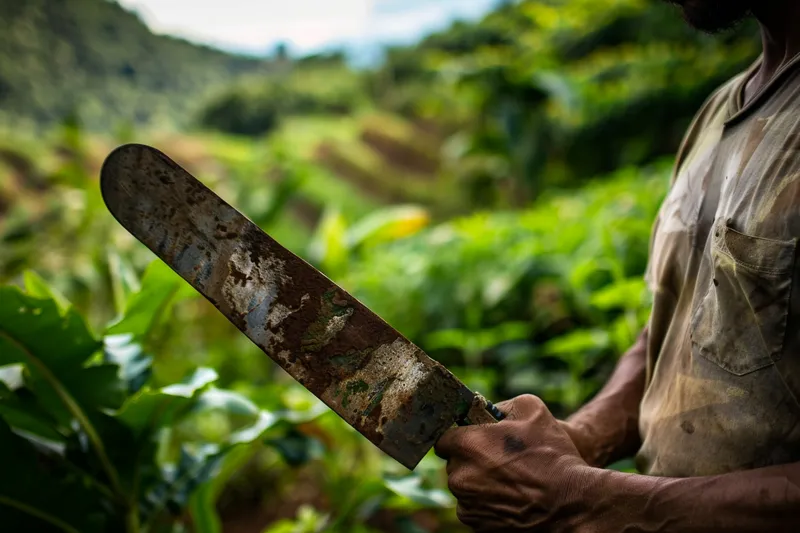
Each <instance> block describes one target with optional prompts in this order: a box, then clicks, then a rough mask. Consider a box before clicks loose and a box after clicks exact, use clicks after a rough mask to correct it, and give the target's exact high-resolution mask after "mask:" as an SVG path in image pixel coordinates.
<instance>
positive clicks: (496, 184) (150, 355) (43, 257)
mask: <svg viewBox="0 0 800 533" xmlns="http://www.w3.org/2000/svg"><path fill="white" fill-rule="evenodd" d="M0 20H1V21H2V25H3V28H2V30H3V31H0V282H2V283H3V284H5V285H6V287H5V288H4V289H3V292H0V298H2V299H0V365H6V366H2V368H0V432H2V433H3V436H2V437H0V455H2V459H0V461H3V463H4V465H3V466H2V468H3V469H4V470H3V471H4V472H11V473H12V475H7V474H3V476H2V477H3V478H4V480H3V481H2V482H0V519H2V520H6V522H5V523H6V524H12V527H11V528H10V529H9V530H10V531H23V530H25V531H28V530H30V531H49V530H50V529H47V527H50V528H51V529H52V530H53V531H81V532H84V531H123V530H125V531H127V532H128V533H133V532H136V531H198V532H214V531H225V532H231V533H249V532H256V533H261V532H268V533H278V532H281V533H292V532H294V533H305V532H317V531H335V532H341V533H351V532H353V533H355V532H358V533H362V532H363V533H367V532H374V531H389V532H402V533H421V532H451V531H452V532H456V531H461V530H460V529H459V526H458V524H457V521H456V520H455V513H454V508H453V501H452V499H451V498H450V497H449V496H448V494H447V493H446V491H445V490H444V488H445V486H444V483H443V481H444V478H443V472H442V471H441V466H442V465H441V463H440V462H439V461H438V459H436V458H435V457H428V458H426V460H425V461H424V462H423V463H422V465H421V466H420V467H419V468H418V470H417V471H416V472H415V473H413V474H411V475H409V473H408V472H404V471H403V470H402V468H398V467H397V466H396V465H394V464H392V462H391V461H390V460H387V459H386V458H384V457H383V456H382V455H381V454H380V452H378V451H376V450H375V449H373V448H372V446H371V445H370V444H369V443H368V442H367V441H366V440H365V439H363V438H361V437H360V436H359V435H357V434H355V433H354V432H353V431H352V430H350V429H349V428H348V427H346V426H345V425H344V424H343V423H342V422H341V421H340V420H339V419H338V418H337V417H336V416H335V415H333V414H332V413H329V412H327V411H326V410H325V409H320V405H319V403H318V402H317V401H316V400H315V399H314V398H313V397H311V396H310V395H309V394H308V393H306V392H305V391H304V390H303V389H302V388H301V387H299V386H298V385H296V384H294V383H293V382H292V381H291V380H290V379H288V378H287V377H286V375H285V374H284V373H283V372H282V371H281V370H280V369H278V368H277V367H276V366H275V365H274V364H273V363H272V362H271V361H270V360H269V359H268V358H267V357H266V356H264V355H263V354H262V353H260V352H259V351H258V350H257V349H256V348H255V347H254V346H252V345H251V344H249V341H247V340H246V339H245V338H244V337H243V336H242V335H240V334H238V332H237V331H236V330H235V328H234V327H233V326H232V325H230V324H228V323H227V322H226V321H225V320H224V318H222V317H221V316H220V315H219V314H218V313H217V311H216V310H215V309H214V308H213V307H212V306H211V305H210V304H208V303H207V302H206V301H205V300H203V299H202V298H200V297H198V296H197V295H196V294H194V293H193V291H192V290H191V289H190V288H188V287H187V286H186V285H185V284H183V283H181V282H180V281H179V280H177V279H176V278H175V276H174V275H173V274H172V273H171V272H170V271H169V270H168V269H166V268H164V267H163V265H161V264H159V263H153V264H150V263H151V262H152V261H153V257H154V256H153V255H152V254H150V253H149V252H148V251H147V250H146V249H144V248H143V246H141V245H140V244H138V243H137V242H135V241H134V240H133V239H132V238H131V237H130V236H129V235H127V234H126V233H125V232H124V231H123V230H122V229H121V228H120V227H119V226H118V225H117V224H116V223H115V221H114V220H113V219H112V218H111V216H110V215H109V214H108V212H107V211H106V209H105V207H104V205H103V203H102V200H101V198H100V193H99V189H98V175H99V168H100V165H101V163H102V161H103V159H104V157H105V156H106V155H107V154H108V152H109V151H110V150H111V149H112V148H113V147H115V146H116V145H118V144H121V143H123V142H129V141H136V142H144V143H148V144H152V145H154V146H156V147H158V148H160V149H162V150H163V151H165V152H166V153H167V154H168V155H170V156H171V157H172V158H173V159H175V160H176V161H178V162H179V163H180V164H182V165H183V166H185V167H186V168H187V169H188V170H190V172H192V173H193V174H194V175H196V176H197V177H198V178H199V179H201V180H202V181H204V182H205V183H207V184H208V185H209V186H211V187H212V188H213V189H214V190H215V191H216V192H217V193H218V194H220V195H221V196H222V197H223V198H225V199H226V200H228V201H229V202H230V203H232V204H233V205H234V206H236V207H237V208H239V209H240V210H241V211H243V212H244V213H245V214H247V215H248V216H249V217H250V218H251V219H252V220H254V221H255V222H256V223H257V224H259V225H260V226H261V227H262V228H263V229H264V230H265V231H267V232H268V233H270V234H271V235H273V236H274V237H275V238H276V239H277V240H278V241H279V242H281V243H282V244H284V245H285V246H286V247H288V248H289V249H291V250H292V251H294V252H295V253H297V254H299V255H300V256H302V257H303V258H305V259H307V260H308V261H310V262H311V263H312V264H314V265H315V266H317V267H318V268H320V269H321V270H322V271H324V272H325V273H326V274H328V275H329V276H330V277H332V278H333V279H334V280H336V281H337V282H339V283H340V284H342V285H343V286H344V287H346V288H347V289H348V290H349V291H351V292H352V293H353V294H354V295H355V296H357V297H358V298H360V299H361V300H362V301H363V302H364V303H365V304H366V305H368V306H369V307H371V308H372V309H373V310H374V311H376V312H377V313H378V314H380V315H381V316H383V317H384V318H385V319H386V320H387V321H388V322H390V323H391V324H393V325H394V326H396V327H397V328H398V329H399V330H400V331H401V332H403V333H404V334H405V335H406V336H408V337H409V338H410V339H412V340H413V341H414V342H416V343H418V344H419V345H420V346H421V347H422V348H423V349H425V350H426V351H427V352H428V353H429V354H431V355H432V356H433V357H435V358H437V359H438V360H439V361H441V362H442V363H444V364H445V365H446V366H448V368H450V369H451V370H453V371H454V372H455V373H456V374H457V375H458V376H459V377H461V378H462V379H463V380H465V381H466V382H467V383H468V384H469V385H470V386H472V387H473V388H475V389H477V390H479V391H481V392H482V393H484V394H485V395H487V396H488V397H490V398H492V399H494V400H497V401H499V400H502V399H505V398H509V397H512V396H514V395H517V394H523V393H534V394H537V395H539V396H541V397H543V398H544V399H545V400H546V401H547V402H548V404H549V405H550V407H551V410H552V411H553V412H554V413H555V414H556V415H557V416H566V415H568V414H569V413H570V412H572V411H574V410H575V409H576V408H578V407H579V406H580V405H581V404H582V403H583V402H585V401H586V400H587V399H588V398H590V397H591V395H592V394H593V393H594V392H596V390H597V388H598V387H599V386H600V385H601V384H602V382H603V380H604V379H605V378H606V377H607V376H608V374H609V372H610V370H611V369H612V368H613V365H614V362H615V360H616V358H617V357H618V356H619V354H621V353H622V352H623V351H624V350H625V349H626V348H627V347H628V346H629V345H630V344H631V343H632V341H633V339H634V337H635V336H636V334H637V333H638V331H639V330H640V328H641V327H642V325H643V324H644V322H645V321H646V319H647V316H648V306H649V296H648V294H647V292H646V290H645V286H644V283H643V281H642V273H643V270H644V267H645V264H646V261H647V251H648V250H647V247H648V241H649V232H650V228H651V224H652V221H653V218H654V216H655V213H656V211H657V209H658V207H659V204H660V201H661V198H662V197H663V194H664V192H665V189H666V186H667V182H668V177H669V173H670V168H671V162H672V156H673V154H674V152H675V151H676V149H677V146H678V144H679V142H680V139H681V136H682V134H683V132H684V130H685V128H686V127H687V126H688V123H689V121H690V120H691V118H692V116H693V114H694V112H695V111H696V110H697V109H698V108H699V106H700V105H701V104H702V102H703V100H704V99H705V98H706V97H707V96H708V95H709V94H710V92H711V91H712V90H713V89H714V88H715V87H717V86H718V85H719V84H720V83H722V82H723V81H725V80H726V79H727V78H728V77H730V76H732V75H733V74H735V73H737V72H738V71H740V70H741V69H743V68H745V67H746V66H747V65H748V64H749V63H750V62H751V61H753V60H754V59H755V57H756V55H757V53H758V51H759V41H758V40H757V35H756V32H755V31H754V27H753V26H751V25H744V26H742V27H740V28H738V29H736V30H735V31H732V32H729V33H726V34H724V35H721V36H715V37H710V36H707V35H702V34H699V33H696V32H694V31H692V30H690V29H689V28H687V27H686V26H685V24H684V23H683V21H682V20H681V19H680V16H679V15H678V14H677V13H675V12H674V10H673V9H672V8H671V7H669V6H667V5H665V4H663V3H661V2H654V1H651V0H536V1H532V0H521V1H516V2H514V1H505V2H498V3H497V5H496V7H495V8H494V9H493V10H492V11H491V12H489V13H488V14H487V15H486V16H485V17H484V18H482V19H480V20H477V21H473V22H455V23H453V24H452V25H451V26H450V27H449V28H447V29H445V30H444V31H441V32H438V33H435V34H432V35H429V36H428V37H426V38H424V39H422V40H421V41H420V42H419V43H417V44H414V45H411V46H403V47H393V48H390V49H388V50H387V51H386V54H385V58H384V59H383V60H382V61H381V62H380V63H379V64H376V65H373V66H370V67H368V68H358V69H356V68H353V67H351V66H350V65H349V63H348V60H347V57H346V55H345V54H344V53H339V52H330V53H323V54H318V55H313V56H307V57H299V58H298V57H290V56H289V54H287V53H286V51H285V50H282V49H278V50H277V51H276V52H275V53H274V54H273V55H272V56H270V57H265V58H253V57H245V56H236V55H231V54H228V53H225V52H221V51H218V50H215V49H211V48H208V47H202V46H198V45H195V44H191V43H189V42H186V41H183V40H179V39H176V38H171V37H165V36H160V35H154V34H152V33H151V32H150V31H149V30H148V28H147V27H146V26H145V25H144V24H143V23H142V21H141V20H140V19H139V18H138V17H137V16H136V15H135V14H133V13H131V12H128V11H126V10H124V9H123V8H122V7H120V6H119V5H117V4H116V3H114V2H111V1H107V0H69V1H66V0H60V1H54V0H29V1H27V2H18V1H16V0H0ZM13 287H22V289H19V288H13ZM59 324H62V326H59ZM31 354H33V355H36V357H37V361H38V362H37V363H36V364H33V363H32V362H31V359H30V358H29V359H26V355H27V356H30V355H31ZM37 365H39V366H37ZM44 367H48V368H50V370H51V371H52V372H50V373H48V372H46V371H45V370H42V369H43V368H44ZM109 368H110V369H111V371H110V372H111V374H109V373H108V372H106V370H108V369H109ZM104 369H105V370H104ZM112 374H113V375H112ZM101 375H102V376H101ZM48 376H49V377H48ZM42 383H45V385H42ZM58 383H61V385H62V386H63V388H65V389H66V390H68V391H73V393H74V394H73V396H74V397H75V399H76V405H75V406H73V409H68V412H63V405H62V404H60V403H59V402H58V401H56V400H53V398H54V396H53V394H52V390H57V389H58V386H57V384H58ZM51 389H52V390H51ZM87 389H88V390H98V391H99V390H101V389H102V391H106V392H108V394H106V392H103V394H101V393H100V392H97V393H96V394H86V393H85V391H86V390H87ZM112 389H113V391H115V392H114V394H111V391H112ZM58 390H60V389H58ZM81 391H84V392H81ZM95 396H96V397H95ZM101 396H102V397H101ZM176 398H177V400H176ZM61 399H62V400H63V397H62V398H61ZM176 402H177V403H176ZM62 403H63V402H62ZM176 405H179V406H180V408H178V407H175V406H176ZM59 406H60V407H59ZM81 412H84V414H85V416H83V415H81ZM153 413H158V414H157V416H156V415H154V414H153ZM147 417H150V418H148V420H150V423H149V424H147V425H143V422H142V421H143V420H144V419H145V418H147ZM87 442H88V444H87ZM134 456H135V457H136V458H137V459H136V461H138V462H137V463H136V465H133V463H132V462H131V461H132V460H131V459H130V457H134ZM23 457H24V458H25V460H23ZM28 460H30V462H26V461H28ZM6 463H7V464H6ZM132 465H133V466H132ZM628 466H629V465H625V464H623V465H619V467H620V468H627V467H628ZM15 468H16V470H15ZM15 472H16V474H17V477H15V475H14V474H13V473H15ZM21 479H28V481H27V482H26V483H21V482H20V480H21ZM36 480H39V481H36ZM42 484H44V485H46V486H47V487H48V489H47V491H45V492H46V495H43V491H42V486H43V485H42ZM20 491H21V492H20ZM45 496H46V497H47V498H49V502H50V503H47V502H44V501H43V500H42V499H43V498H45ZM53 501H60V502H62V504H63V505H61V506H60V507H53V505H52V502H53ZM48 506H49V507H48ZM36 509H41V510H40V511H36ZM14 524H16V526H13V525H14ZM31 524H33V525H31ZM14 527H17V528H18V529H14ZM26 528H27V529H26ZM36 528H38V529H36ZM70 528H72V529H70ZM4 530H5V529H4Z"/></svg>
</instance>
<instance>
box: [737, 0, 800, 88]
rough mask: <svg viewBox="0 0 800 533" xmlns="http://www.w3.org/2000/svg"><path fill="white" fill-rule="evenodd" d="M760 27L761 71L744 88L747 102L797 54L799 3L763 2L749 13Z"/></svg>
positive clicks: (783, 0)
mask: <svg viewBox="0 0 800 533" xmlns="http://www.w3.org/2000/svg"><path fill="white" fill-rule="evenodd" d="M753 14H754V15H755V17H756V19H757V20H758V22H759V24H760V26H761V42H762V47H763V52H764V53H763V59H762V61H761V67H760V68H759V69H758V72H756V74H755V76H753V77H752V78H751V79H750V81H749V82H748V84H747V87H745V102H749V101H750V100H751V99H752V98H753V97H754V96H755V95H756V94H757V93H758V92H759V91H760V90H761V89H762V88H763V87H764V86H765V85H767V83H769V81H770V80H771V79H772V77H773V76H774V75H775V73H777V72H778V70H780V69H781V67H783V66H784V65H785V64H786V63H787V62H788V61H790V60H791V59H792V58H793V57H794V56H796V55H797V54H799V53H800V27H799V26H798V25H800V2H796V1H795V0H772V1H770V0H763V2H761V4H760V5H759V6H758V7H756V8H754V9H753Z"/></svg>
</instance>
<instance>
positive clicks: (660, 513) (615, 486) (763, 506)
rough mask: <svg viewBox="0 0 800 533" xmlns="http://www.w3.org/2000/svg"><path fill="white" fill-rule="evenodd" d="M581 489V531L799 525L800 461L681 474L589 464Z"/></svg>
mask: <svg viewBox="0 0 800 533" xmlns="http://www.w3.org/2000/svg"><path fill="white" fill-rule="evenodd" d="M578 493H579V494H578ZM576 494H578V498H579V501H580V502H581V505H583V506H584V507H583V509H582V510H581V511H580V512H578V513H577V517H581V518H579V522H578V523H576V524H574V527H573V528H572V529H571V530H574V531H577V532H580V533H599V532H606V531H625V532H626V533H635V532H648V533H711V532H718V531H725V532H726V533H763V532H767V531H769V532H771V533H772V532H787V533H788V532H797V531H800V463H794V464H790V465H784V466H776V467H769V468H761V469H757V470H748V471H743V472H736V473H732V474H724V475H720V476H711V477H697V478H680V479H676V478H658V477H649V476H641V475H636V474H623V473H620V472H614V471H610V470H600V469H596V468H587V477H586V478H585V479H583V480H582V483H581V487H576Z"/></svg>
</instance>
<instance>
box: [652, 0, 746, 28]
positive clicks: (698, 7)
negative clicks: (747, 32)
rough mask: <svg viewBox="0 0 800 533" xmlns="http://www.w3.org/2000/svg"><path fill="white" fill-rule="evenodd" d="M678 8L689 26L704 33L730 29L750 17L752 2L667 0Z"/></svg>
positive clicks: (732, 0)
mask: <svg viewBox="0 0 800 533" xmlns="http://www.w3.org/2000/svg"><path fill="white" fill-rule="evenodd" d="M667 2H669V3H671V4H675V5H677V6H680V8H681V10H682V11H683V18H684V19H685V20H686V22H688V23H689V25H690V26H692V27H694V28H697V29H698V30H700V31H704V32H706V33H719V32H722V31H725V30H727V29H730V28H732V27H734V26H736V24H738V23H739V22H741V21H742V20H743V19H745V18H747V16H748V15H750V8H751V5H752V3H753V0H667Z"/></svg>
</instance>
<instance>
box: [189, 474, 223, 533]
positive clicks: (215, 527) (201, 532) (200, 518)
mask: <svg viewBox="0 0 800 533" xmlns="http://www.w3.org/2000/svg"><path fill="white" fill-rule="evenodd" d="M189 513H190V514H191V516H192V525H193V526H194V531H195V532H196V533H222V521H221V520H220V518H219V516H218V515H217V511H216V495H215V494H214V490H213V486H212V485H211V484H210V483H206V484H205V485H202V486H200V488H199V489H197V490H196V491H195V492H194V494H192V495H191V497H190V498H189Z"/></svg>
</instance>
